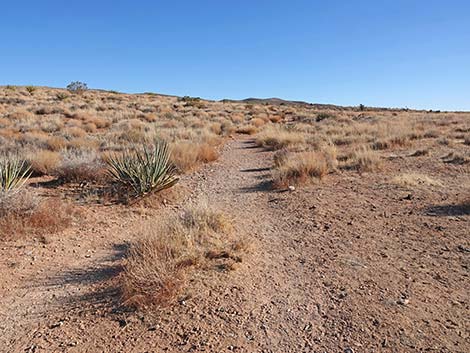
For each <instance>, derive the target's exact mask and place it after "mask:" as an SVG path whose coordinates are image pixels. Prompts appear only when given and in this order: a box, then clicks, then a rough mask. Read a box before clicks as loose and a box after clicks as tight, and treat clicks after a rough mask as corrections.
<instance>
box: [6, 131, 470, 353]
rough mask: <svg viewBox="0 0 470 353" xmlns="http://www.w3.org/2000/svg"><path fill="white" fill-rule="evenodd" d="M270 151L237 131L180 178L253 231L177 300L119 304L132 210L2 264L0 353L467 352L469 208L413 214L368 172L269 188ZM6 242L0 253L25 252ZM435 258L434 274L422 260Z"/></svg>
mask: <svg viewBox="0 0 470 353" xmlns="http://www.w3.org/2000/svg"><path fill="white" fill-rule="evenodd" d="M271 157H272V155H271V153H270V152H265V151H262V150H261V149H259V148H255V147H254V144H253V142H252V141H250V140H249V139H239V140H234V141H231V142H229V143H227V144H226V145H225V146H224V147H223V153H222V155H221V158H220V159H219V160H218V161H217V162H215V163H213V164H211V165H210V166H208V167H207V168H205V169H203V170H201V171H200V172H197V173H194V174H192V175H190V176H186V177H184V179H183V180H182V184H183V185H187V186H189V187H190V188H191V189H192V193H191V196H190V197H189V199H187V200H184V201H183V202H182V204H184V203H186V202H193V201H194V199H206V200H208V201H209V202H210V203H211V204H212V205H213V206H214V207H216V208H218V209H221V210H223V211H224V212H225V213H227V214H229V215H231V216H233V217H234V218H235V223H236V225H237V226H236V228H237V231H238V232H239V233H240V235H243V236H247V237H248V239H250V240H251V241H252V243H253V250H252V251H251V252H250V253H249V254H247V255H246V258H245V259H244V262H243V263H242V265H241V267H240V268H238V269H237V270H235V271H231V272H228V273H225V272H224V273H215V274H212V275H211V276H210V277H207V276H206V277H204V275H203V277H202V278H200V279H198V280H197V281H195V282H194V283H189V285H188V290H187V294H188V297H187V298H186V299H185V300H184V301H181V302H180V303H179V304H177V305H176V306H173V307H171V308H166V309H162V310H161V311H160V312H158V313H156V314H154V315H150V314H148V313H132V312H125V311H123V310H122V308H119V306H118V305H117V292H116V291H115V289H114V284H115V278H116V275H117V274H118V273H119V264H120V261H121V259H122V254H123V250H124V248H125V246H124V245H123V244H125V241H126V240H128V239H131V237H132V236H133V235H132V232H130V230H132V228H133V227H134V226H135V225H136V224H138V223H139V222H140V221H141V220H142V216H141V215H139V214H131V215H129V214H128V213H124V212H122V213H119V211H115V212H114V213H111V214H106V221H104V222H103V223H102V224H100V225H99V226H97V227H93V228H92V229H94V233H92V234H90V227H85V229H83V230H82V231H80V232H78V233H76V234H75V233H74V234H73V236H72V237H71V239H72V240H62V241H63V243H61V241H59V240H57V241H58V242H59V243H58V245H48V247H53V248H55V249H57V248H60V247H63V248H64V251H63V254H64V255H63V256H58V255H57V254H55V253H51V252H50V251H51V250H47V249H48V247H46V249H45V250H44V251H45V253H44V254H43V255H41V251H39V254H38V255H37V256H38V257H39V260H37V261H38V263H39V264H38V267H34V266H33V268H32V269H31V268H30V267H29V266H28V264H27V263H24V264H23V265H20V266H19V267H18V269H17V270H15V271H13V270H8V271H10V273H15V275H19V278H22V279H21V280H20V283H21V284H20V285H15V286H12V287H11V289H9V290H7V289H6V287H7V284H8V283H6V282H5V281H4V283H3V285H2V288H3V293H2V294H3V296H2V298H1V299H0V307H1V308H2V310H0V315H1V319H2V323H1V324H0V347H1V349H0V351H2V352H23V351H28V349H29V351H31V352H55V351H58V352H62V351H64V352H68V351H70V352H199V351H205V352H231V351H234V352H263V353H268V352H316V351H326V352H341V351H348V352H350V350H349V347H351V348H353V349H354V350H355V351H360V352H373V351H390V352H397V351H399V352H407V351H416V350H426V349H427V350H430V351H439V352H465V351H466V348H468V331H467V330H466V329H465V328H466V327H467V328H468V327H469V326H468V319H466V316H465V310H466V309H465V307H466V306H467V308H468V296H467V294H466V292H465V286H466V284H465V283H466V280H467V278H468V272H467V270H466V269H467V267H465V266H464V264H465V263H466V261H467V258H468V257H466V254H464V253H462V252H461V250H459V249H467V248H468V244H467V243H468V241H467V243H465V240H464V239H465V234H464V232H465V225H467V226H468V224H469V223H468V218H469V217H468V215H466V214H464V215H462V216H460V217H452V218H448V219H447V218H446V219H439V221H437V220H436V218H435V217H434V218H432V217H431V216H428V215H426V214H425V213H424V211H423V213H422V214H420V213H419V207H418V206H417V204H419V203H418V202H422V201H423V200H419V199H417V200H416V201H406V202H403V201H400V200H401V199H400V195H397V194H396V192H390V190H387V189H384V188H382V187H381V186H380V185H381V182H382V180H381V178H382V177H381V176H380V175H375V176H371V177H370V179H366V178H364V177H361V176H356V175H354V176H344V175H332V176H331V177H330V178H329V179H328V180H327V181H326V182H324V183H322V184H320V185H317V186H315V187H312V188H309V189H305V190H302V191H295V192H293V193H291V192H284V193H281V192H273V191H270V190H269V187H268V184H267V183H268V180H269V167H270V166H271V163H272V162H271V160H272V158H271ZM457 182H458V181H457ZM377 185H378V186H377ZM423 197H424V196H423ZM178 207H179V206H178V205H176V210H178ZM417 210H418V211H417ZM413 211H414V213H412V212H413ZM106 212H108V213H109V211H106ZM158 213H159V212H158V210H157V212H155V214H153V215H152V217H158V216H159V215H158ZM405 215H406V217H407V218H406V222H404V219H405V218H404V217H405ZM423 222H424V223H423ZM422 224H425V225H426V227H427V228H426V232H425V233H423V231H422V229H421V228H420V227H421V225H422ZM438 226H439V227H440V228H438ZM442 227H444V228H442ZM442 229H445V232H447V233H446V234H447V236H446V238H444V237H443V236H442ZM84 237H85V238H84ZM66 239H68V238H66ZM84 239H85V240H84ZM457 245H459V246H460V247H457ZM444 246H446V247H447V248H448V253H447V255H446V256H445V257H444V258H443V257H442V253H441V252H440V249H442V248H443V247H444ZM15 249H16V248H13V247H11V248H8V249H6V250H5V251H4V253H2V254H1V256H3V257H4V258H6V252H9V255H11V253H12V251H17V252H21V253H22V254H24V253H26V252H28V251H30V250H31V249H30V248H28V247H27V246H26V247H25V248H19V249H16V250H15ZM419 249H425V253H424V252H423V254H424V255H421V256H418V254H419V252H418V250H419ZM90 250H92V251H93V252H92V253H91V254H90ZM35 251H36V252H38V251H37V250H35ZM48 251H49V252H48ZM88 255H91V256H88ZM28 259H29V258H28ZM41 259H42V260H41ZM41 261H42V262H41ZM436 263H438V264H440V265H439V268H440V269H441V270H440V271H441V273H440V274H439V276H437V277H436V275H435V273H433V272H432V271H428V270H427V269H429V268H432V266H435V265H436ZM444 264H445V267H446V268H448V269H449V271H448V272H447V273H444V272H443V271H444V270H443V268H444ZM3 265H4V266H2V268H5V269H6V268H9V267H8V266H7V265H8V264H3ZM10 267H11V266H10ZM37 271H39V272H37ZM37 273H42V274H43V275H42V276H41V275H37ZM7 277H8V276H7ZM444 277H445V278H446V280H445V281H444V280H443V278H444ZM8 278H10V282H11V283H14V282H15V281H14V280H12V277H11V276H10V277H8ZM28 279H29V280H28ZM54 279H55V280H54ZM404 294H405V295H406V297H403V295H404ZM402 299H407V300H409V301H410V304H408V302H405V303H406V304H403V303H400V300H402ZM449 320H450V322H451V324H449ZM466 332H467V333H466Z"/></svg>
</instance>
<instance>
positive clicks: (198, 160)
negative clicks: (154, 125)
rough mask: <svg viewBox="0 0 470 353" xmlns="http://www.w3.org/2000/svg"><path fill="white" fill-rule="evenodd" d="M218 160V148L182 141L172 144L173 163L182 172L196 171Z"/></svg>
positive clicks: (206, 144)
mask: <svg viewBox="0 0 470 353" xmlns="http://www.w3.org/2000/svg"><path fill="white" fill-rule="evenodd" d="M218 158H219V154H218V152H217V150H216V148H215V147H214V146H212V145H210V144H208V143H197V142H190V141H180V142H175V143H173V144H172V148H171V161H172V162H173V164H174V165H175V166H176V168H178V170H180V171H181V172H187V171H190V170H194V169H195V168H196V167H198V166H199V165H201V164H203V163H209V162H213V161H215V160H217V159H218Z"/></svg>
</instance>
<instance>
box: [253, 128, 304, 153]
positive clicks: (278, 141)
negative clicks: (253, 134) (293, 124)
mask: <svg viewBox="0 0 470 353" xmlns="http://www.w3.org/2000/svg"><path fill="white" fill-rule="evenodd" d="M304 142H305V137H304V135H303V133H301V132H299V131H296V130H289V129H286V128H283V127H279V126H278V125H274V126H268V127H267V128H266V129H264V130H263V131H262V132H260V133H259V134H258V137H257V138H256V144H257V145H258V146H261V147H264V148H266V149H269V150H280V149H282V148H285V147H288V146H293V145H301V144H303V143H304Z"/></svg>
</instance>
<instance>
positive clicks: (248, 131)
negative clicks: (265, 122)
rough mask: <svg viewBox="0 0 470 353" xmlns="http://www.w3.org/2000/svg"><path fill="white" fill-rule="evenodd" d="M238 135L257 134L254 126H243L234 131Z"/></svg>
mask: <svg viewBox="0 0 470 353" xmlns="http://www.w3.org/2000/svg"><path fill="white" fill-rule="evenodd" d="M235 131H236V132H237V133H238V134H244V135H254V134H256V133H257V132H258V129H257V128H256V126H253V125H243V126H240V127H238V128H237V130H235Z"/></svg>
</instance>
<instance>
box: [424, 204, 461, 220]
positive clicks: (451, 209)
mask: <svg viewBox="0 0 470 353" xmlns="http://www.w3.org/2000/svg"><path fill="white" fill-rule="evenodd" d="M427 213H428V214H429V215H430V216H438V217H439V216H440V217H446V216H454V217H455V216H468V215H470V202H464V203H461V204H457V205H435V206H431V207H429V208H428V209H427Z"/></svg>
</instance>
